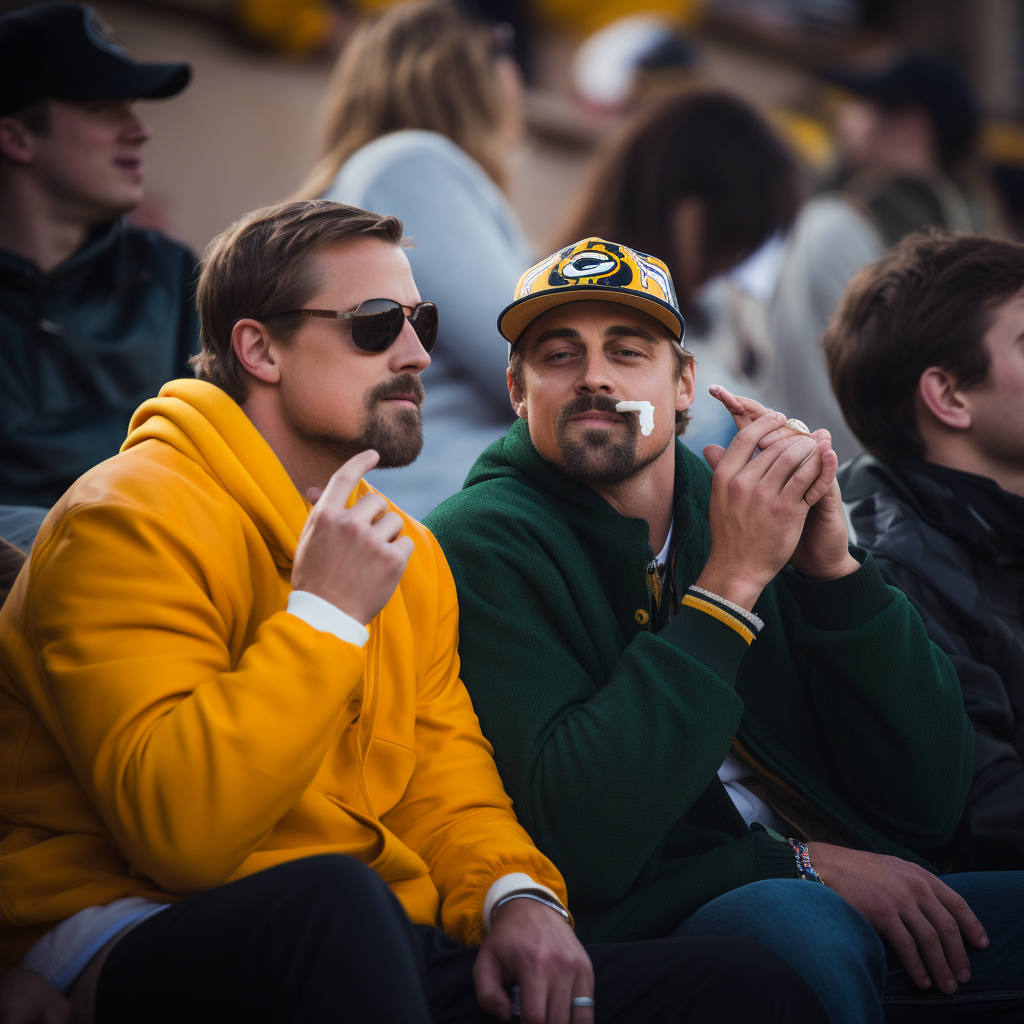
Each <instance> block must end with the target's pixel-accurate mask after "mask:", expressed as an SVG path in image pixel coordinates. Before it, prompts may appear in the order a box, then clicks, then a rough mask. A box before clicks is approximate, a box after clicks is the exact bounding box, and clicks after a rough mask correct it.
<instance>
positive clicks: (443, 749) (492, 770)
mask: <svg viewBox="0 0 1024 1024" xmlns="http://www.w3.org/2000/svg"><path fill="white" fill-rule="evenodd" d="M430 540H431V543H432V545H433V550H434V557H435V559H436V561H437V572H438V577H439V583H440V588H441V600H440V602H439V613H438V623H437V642H436V645H435V648H434V657H433V659H432V662H431V666H430V669H429V671H428V672H427V673H426V675H425V677H424V680H423V683H422V685H421V686H420V690H419V695H418V702H417V712H416V770H415V771H414V772H413V776H412V779H411V780H410V782H409V785H408V787H407V789H406V792H405V794H404V796H403V798H402V800H401V801H400V802H399V804H398V806H396V807H395V808H393V809H392V810H391V811H390V812H389V813H388V814H387V815H385V816H384V818H383V822H384V824H385V825H386V826H387V827H388V828H389V829H391V830H392V831H393V832H394V833H395V834H396V835H397V836H398V837H399V838H400V839H402V840H403V842H405V843H406V844H407V845H408V846H410V847H411V848H412V849H414V850H415V851H416V852H417V853H418V854H419V855H420V856H421V857H422V858H423V860H424V861H425V862H426V863H427V865H428V866H429V868H430V876H431V878H432V879H433V881H434V884H435V885H436V886H437V888H438V891H439V892H440V895H441V927H442V928H443V929H444V931H445V932H447V933H448V934H449V935H451V936H453V937H454V938H456V939H458V940H460V941H461V942H464V943H466V944H467V945H475V944H477V943H479V942H481V941H482V940H483V937H484V927H483V906H484V900H485V899H486V897H487V890H488V889H489V888H490V887H491V884H492V883H493V882H495V881H496V880H497V879H498V878H500V877H501V876H502V875H507V874H510V873H512V872H517V871H522V872H525V873H526V874H528V875H530V876H531V877H532V878H533V879H534V881H537V882H540V883H541V884H542V885H546V886H548V887H549V888H551V889H552V890H554V891H555V892H556V893H557V894H558V898H559V899H560V900H561V901H562V903H563V904H564V905H566V906H568V903H567V900H566V892H565V883H564V882H563V881H562V876H561V875H560V874H559V873H558V871H557V869H556V868H555V866H554V865H553V864H552V863H551V861H549V860H548V859H547V857H545V856H544V855H543V854H542V853H541V852H540V851H539V850H538V849H537V848H536V846H534V844H533V840H531V839H530V837H529V836H528V835H527V833H526V830H525V829H524V828H523V827H522V826H521V825H520V824H519V823H518V821H516V817H515V814H514V813H513V812H512V801H511V800H510V799H509V797H508V796H507V795H506V793H505V790H504V787H503V786H502V782H501V778H500V776H499V775H498V769H497V767H496V766H495V764H494V759H493V756H492V753H493V752H492V749H491V745H490V744H489V743H488V742H487V740H486V739H484V736H483V734H482V733H481V732H480V723H479V721H478V720H477V717H476V714H475V712H474V711H473V705H472V703H471V702H470V698H469V693H468V692H467V690H466V687H465V686H464V685H463V683H462V680H461V679H460V678H459V654H458V647H459V637H458V605H457V601H456V595H455V582H454V580H453V579H452V575H451V570H450V569H449V568H448V563H447V562H446V561H445V558H444V555H443V554H442V553H441V549H440V547H439V546H438V545H437V542H436V541H435V540H434V539H433V537H431V538H430Z"/></svg>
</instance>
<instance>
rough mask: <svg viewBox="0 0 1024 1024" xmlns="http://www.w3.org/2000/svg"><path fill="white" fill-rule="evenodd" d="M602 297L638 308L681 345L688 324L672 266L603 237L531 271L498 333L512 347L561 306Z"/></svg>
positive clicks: (503, 316)
mask: <svg viewBox="0 0 1024 1024" xmlns="http://www.w3.org/2000/svg"><path fill="white" fill-rule="evenodd" d="M583 299H599V300H604V301H606V302H618V303H619V304H620V305H623V306H632V307H633V308H634V309H639V310H641V311H642V312H644V313H647V314H648V315H650V316H653V317H654V319H655V320H658V321H660V322H661V323H663V324H664V325H665V326H666V327H667V328H668V329H669V330H670V331H671V332H672V334H673V336H674V337H675V339H676V341H677V342H679V344H680V345H681V344H682V343H683V335H684V333H685V331H686V322H685V321H684V320H683V317H682V314H681V313H680V312H679V300H678V299H677V298H676V290H675V288H674V287H673V285H672V275H671V274H670V273H669V270H668V267H666V266H665V264H664V263H662V261H661V260H659V259H658V258H657V257H655V256H648V255H646V254H645V253H642V252H637V251H636V250H635V249H630V248H629V247H628V246H625V245H618V244H617V243H615V242H606V241H605V240H604V239H603V238H584V239H583V240H582V241H579V242H577V243H576V244H575V245H570V246H567V247H566V248H564V249H559V251H558V252H556V253H554V254H552V255H551V256H548V257H547V259H543V260H541V261H540V263H538V264H536V266H533V267H530V269H529V270H528V271H526V273H525V274H523V276H522V277H521V278H519V283H518V284H517V285H516V293H515V297H514V298H513V300H512V302H511V303H510V304H509V305H507V306H506V307H505V308H504V309H503V310H502V311H501V314H500V315H499V316H498V331H499V332H500V333H501V336H502V337H503V338H504V339H505V340H506V341H507V342H508V343H509V345H514V344H515V343H516V341H517V339H518V338H519V335H520V334H522V333H523V331H524V330H525V329H526V326H527V325H528V324H529V323H530V322H531V321H532V320H535V319H536V318H537V317H538V316H540V315H541V313H543V312H545V311H546V310H549V309H551V308H552V307H554V306H560V305H562V303H563V302H580V301H581V300H583Z"/></svg>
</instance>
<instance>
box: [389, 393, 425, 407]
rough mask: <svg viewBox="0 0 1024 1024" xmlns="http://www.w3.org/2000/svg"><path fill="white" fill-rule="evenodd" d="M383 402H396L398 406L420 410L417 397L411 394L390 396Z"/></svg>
mask: <svg viewBox="0 0 1024 1024" xmlns="http://www.w3.org/2000/svg"><path fill="white" fill-rule="evenodd" d="M381 401H382V402H394V403H395V404H396V405H408V406H410V407H411V408H413V409H418V408H419V407H420V403H419V401H418V400H417V398H416V396H415V395H414V394H412V393H411V392H410V393H409V394H407V395H388V397H387V398H382V399H381Z"/></svg>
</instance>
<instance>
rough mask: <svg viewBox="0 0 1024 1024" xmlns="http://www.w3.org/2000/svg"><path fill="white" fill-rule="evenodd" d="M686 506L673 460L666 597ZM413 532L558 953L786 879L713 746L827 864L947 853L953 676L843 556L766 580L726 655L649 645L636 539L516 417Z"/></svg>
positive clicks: (695, 465) (643, 567)
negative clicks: (565, 917) (568, 918)
mask: <svg viewBox="0 0 1024 1024" xmlns="http://www.w3.org/2000/svg"><path fill="white" fill-rule="evenodd" d="M710 493H711V475H710V472H709V470H708V468H707V466H706V465H705V464H704V463H703V462H702V461H701V460H700V459H698V458H697V457H696V456H694V455H692V454H690V453H689V452H688V451H687V450H686V448H684V447H683V445H682V444H681V443H677V445H676V482H675V494H674V504H675V520H674V527H673V532H672V548H671V559H670V563H669V564H670V572H671V573H672V574H673V575H674V583H675V592H676V594H677V595H680V596H684V595H685V594H686V589H687V587H688V586H689V585H690V584H691V583H693V582H694V581H695V580H696V579H697V577H698V575H699V574H700V572H701V570H702V569H703V566H704V563H705V561H706V560H707V557H708V552H709V550H710V536H709V530H708V518H707V510H708V500H709V497H710ZM426 523H427V525H428V526H429V527H430V529H431V530H433V531H434V533H435V535H436V536H437V539H438V540H439V541H440V543H441V547H442V548H443V549H444V552H445V555H446V556H447V558H448V561H449V564H450V565H451V568H452V572H453V573H454V576H455V582H456V585H457V587H458V593H459V614H460V619H461V625H460V645H459V652H460V655H461V658H462V678H463V679H464V680H465V683H466V685H467V687H468V688H469V692H470V695H471V696H472V698H473V704H474V707H475V708H476V711H477V714H478V715H479V716H480V721H481V724H482V726H483V731H484V733H485V735H486V736H487V737H488V738H489V739H490V741H491V742H492V743H493V744H494V748H495V760H496V761H497V764H498V768H499V770H500V772H501V776H502V779H503V780H504V783H505V787H506V789H507V791H508V793H509V794H510V796H511V797H512V799H513V800H514V802H515V808H516V813H517V814H518V816H519V820H520V821H521V822H522V824H523V825H524V826H525V827H526V829H527V831H528V832H529V833H530V835H531V836H532V837H533V839H534V841H535V842H536V843H537V845H538V846H539V847H540V848H541V849H542V850H543V851H544V852H545V853H546V854H548V855H549V856H550V857H551V858H552V859H553V860H554V862H555V863H556V865H557V866H558V868H559V869H560V870H561V872H562V873H563V875H564V877H565V880H566V883H567V885H568V889H569V898H570V902H571V904H572V909H573V912H574V915H575V919H576V924H577V932H578V933H579V935H580V936H581V938H583V939H585V940H587V941H598V940H613V939H614V940H625V939H637V938H649V937H652V936H659V935H664V934H667V933H669V932H671V931H672V930H673V929H674V928H675V927H676V926H677V925H678V924H679V923H680V922H681V921H682V920H683V919H684V918H686V917H687V916H688V915H689V914H691V913H692V912H693V911H695V910H696V909H697V908H698V907H700V906H702V905H703V904H704V903H707V902H708V901H709V900H711V899H713V898H714V897H716V896H719V895H721V894H722V893H725V892H728V891H729V890H731V889H734V888H736V887H737V886H740V885H744V884H746V883H747V882H753V881H756V880H758V879H761V878H779V877H783V878H789V877H796V867H795V861H794V858H793V854H792V851H791V849H790V847H789V846H788V844H786V843H784V842H780V841H779V839H778V837H776V836H774V834H772V833H770V832H767V831H763V830H760V829H757V828H755V829H748V828H747V826H746V825H745V824H744V822H743V819H742V818H741V816H740V814H739V812H738V811H737V810H736V809H735V806H734V805H733V803H732V801H731V800H730V799H729V796H728V794H727V793H726V790H725V787H724V786H723V785H722V783H721V781H720V780H719V779H718V776H717V772H718V769H719V768H720V767H721V765H722V762H723V760H724V759H725V757H726V754H728V753H729V750H730V746H731V745H732V744H733V741H734V739H735V740H736V741H737V743H738V746H734V747H733V749H734V750H736V752H737V753H738V754H739V755H740V756H741V757H743V758H744V759H745V760H747V761H748V763H751V764H756V765H757V769H756V770H757V773H758V775H759V776H760V777H761V779H762V780H763V781H764V782H766V784H768V785H769V786H770V787H771V788H773V789H774V790H775V791H776V792H781V793H783V794H787V795H788V796H789V798H790V799H791V800H792V801H794V802H796V803H797V804H798V805H799V806H800V807H802V808H804V809H806V808H808V807H810V808H813V809H814V811H815V812H816V813H817V815H818V816H819V817H820V818H823V819H824V820H825V822H827V823H828V824H829V825H830V826H831V828H832V829H834V830H835V832H837V833H838V834H839V835H840V836H842V837H844V838H845V840H846V842H847V843H848V844H849V845H851V846H856V847H858V848H861V849H866V850H877V851H880V852H883V853H891V854H895V855H897V856H901V857H905V858H908V859H913V860H917V861H919V862H921V863H926V862H925V861H924V860H923V859H922V858H923V857H924V856H927V855H928V853H929V851H930V850H932V849H934V848H936V847H938V846H940V845H941V844H942V843H944V842H945V841H946V840H947V839H948V838H949V837H950V836H951V835H952V833H953V830H954V829H955V828H956V824H957V822H958V820H959V818H960V813H961V811H962V809H963V805H964V801H965V799H966V794H967V788H968V786H969V784H970V781H971V769H972V756H973V737H972V730H971V725H970V722H969V720H968V718H967V716H966V714H965V713H964V708H963V701H962V699H961V696H960V688H959V685H958V683H957V678H956V674H955V673H954V671H953V668H952V666H951V665H950V663H949V661H948V660H947V659H946V656H945V655H944V654H943V653H942V652H941V651H940V650H939V649H938V648H937V647H935V646H934V645H933V644H932V643H931V642H930V641H929V639H928V636H927V634H926V633H925V631H924V627H923V626H922V624H921V620H920V619H919V617H918V615H917V612H915V611H914V609H913V608H912V607H911V606H910V604H909V603H908V602H907V600H906V598H905V597H904V596H903V595H902V594H901V593H900V592H899V591H897V590H894V589H892V588H890V587H888V586H886V584H885V583H884V582H883V580H882V577H881V576H880V574H879V572H878V570H877V568H876V567H875V564H874V562H873V561H872V560H871V558H870V556H869V555H868V554H867V553H866V552H865V551H863V550H862V549H857V548H854V549H852V550H853V552H854V554H855V555H856V556H857V557H858V559H859V560H861V561H862V562H863V567H862V568H861V569H860V570H859V571H858V572H855V573H853V574H851V575H849V576H846V577H844V578H842V579H839V580H832V581H827V582H813V581H811V580H808V579H806V578H804V577H802V576H800V575H799V574H797V573H796V572H794V571H793V570H791V569H787V570H785V571H784V572H782V573H781V574H780V575H779V576H778V577H776V579H775V580H773V581H772V583H771V584H770V585H769V586H768V587H767V588H766V589H765V591H764V592H763V593H762V595H761V597H760V599H759V600H758V602H757V605H756V606H755V609H754V610H755V611H756V613H757V614H758V615H759V616H760V617H761V618H762V619H763V620H764V623H765V625H764V628H763V629H762V630H761V632H760V634H759V636H758V637H757V639H755V640H754V642H753V644H752V645H751V646H749V647H748V646H747V643H746V641H745V640H744V639H743V638H742V637H741V636H740V635H739V634H738V633H737V632H736V631H734V630H733V629H732V628H731V627H730V626H728V625H726V624H724V623H722V622H720V621H718V620H717V619H715V618H713V617H712V616H710V615H708V614H706V613H705V612H703V611H700V610H698V609H696V608H691V607H688V606H685V605H684V606H679V607H678V611H676V613H675V616H674V617H673V618H672V619H671V621H670V622H668V624H667V625H664V626H662V627H661V628H660V629H659V630H658V631H657V632H655V631H654V630H653V629H652V626H656V625H658V624H659V619H661V620H665V619H667V617H668V616H667V614H665V610H661V611H662V614H661V615H659V614H658V612H659V609H658V608H656V607H654V605H653V598H652V595H651V593H650V590H649V588H648V584H647V566H648V564H649V563H650V562H651V561H652V560H653V559H654V552H653V551H652V550H651V546H650V543H649V540H648V527H647V523H646V521H644V520H641V519H628V518H626V517H624V516H622V515H620V514H619V513H618V512H616V511H615V510H614V509H613V508H612V507H611V506H610V505H609V504H608V503H607V502H606V501H604V499H603V498H601V497H600V496H599V495H598V494H597V493H596V492H595V491H593V490H591V489H590V488H588V487H586V486H584V485H582V484H579V483H577V482H575V481H573V480H571V479H570V478H569V477H567V476H566V475H565V474H564V473H562V472H561V471H560V470H559V469H557V468H556V467H555V466H553V465H551V464H550V463H548V462H546V461H545V460H544V459H542V458H541V456H540V455H538V453H537V452H536V450H535V449H534V447H533V445H532V443H531V442H530V438H529V433H528V431H527V429H526V425H525V424H524V423H523V422H518V423H516V424H515V425H514V426H513V427H512V429H511V431H510V432H509V434H508V435H507V436H506V437H504V438H502V439H501V440H499V441H496V442H495V443H494V444H492V445H491V446H490V447H489V448H488V449H487V450H486V451H485V452H484V453H483V455H481V456H480V458H479V460H478V461H477V463H476V465H475V466H474V468H473V470H472V471H471V473H470V475H469V477H468V479H467V481H466V484H465V487H464V489H463V490H462V491H460V492H459V493H458V494H456V495H454V496H452V497H451V498H449V499H448V500H447V501H446V502H444V504H442V505H441V506H439V507H438V508H437V509H435V510H434V511H433V512H432V513H431V514H430V515H429V516H428V517H427V519H426ZM668 589H669V588H668V587H666V588H665V590H666V592H667V591H668ZM665 600H672V598H666V599H665ZM812 813H813V812H812ZM808 884H809V883H808Z"/></svg>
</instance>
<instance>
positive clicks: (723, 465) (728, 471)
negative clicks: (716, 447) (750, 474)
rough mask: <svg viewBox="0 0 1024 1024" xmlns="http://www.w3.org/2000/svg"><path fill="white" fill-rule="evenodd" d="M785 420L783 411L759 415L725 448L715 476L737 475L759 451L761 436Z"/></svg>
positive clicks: (776, 427)
mask: <svg viewBox="0 0 1024 1024" xmlns="http://www.w3.org/2000/svg"><path fill="white" fill-rule="evenodd" d="M785 421H786V417H785V416H783V415H782V413H781V412H766V413H765V414H764V415H763V416H758V418H757V419H756V420H754V422H753V423H751V424H750V425H749V426H747V427H744V428H743V429H742V430H741V431H740V432H739V433H738V434H737V435H736V436H735V437H734V438H733V439H732V441H731V442H730V443H729V447H728V448H727V449H726V450H725V454H724V455H723V456H722V459H721V461H720V462H719V463H718V466H717V468H716V469H715V476H718V475H719V474H724V475H725V476H727V477H732V476H735V475H736V474H737V473H738V472H739V471H740V470H741V469H742V468H743V467H744V466H745V465H746V464H747V463H748V462H749V461H750V459H751V456H752V455H753V454H754V452H755V451H757V446H758V442H759V441H760V440H761V438H762V437H764V436H765V434H768V433H770V432H771V431H773V430H776V429H778V427H779V426H780V424H782V423H784V422H785Z"/></svg>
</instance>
